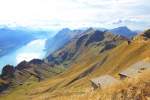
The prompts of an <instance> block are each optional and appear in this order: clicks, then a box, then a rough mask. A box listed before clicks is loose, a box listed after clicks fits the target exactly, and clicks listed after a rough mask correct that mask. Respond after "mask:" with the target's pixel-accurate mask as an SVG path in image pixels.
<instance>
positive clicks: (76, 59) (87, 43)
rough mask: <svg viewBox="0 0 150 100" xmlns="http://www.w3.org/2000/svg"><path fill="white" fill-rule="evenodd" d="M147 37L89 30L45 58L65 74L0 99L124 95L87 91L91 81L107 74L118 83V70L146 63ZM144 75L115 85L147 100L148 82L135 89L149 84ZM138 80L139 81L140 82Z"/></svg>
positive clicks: (66, 99)
mask: <svg viewBox="0 0 150 100" xmlns="http://www.w3.org/2000/svg"><path fill="white" fill-rule="evenodd" d="M149 34H150V33H149V31H146V32H145V33H144V34H142V35H139V36H135V37H134V38H133V40H131V41H128V40H127V39H125V38H123V37H120V36H118V35H113V34H111V33H108V32H101V31H97V30H94V29H89V30H87V31H85V33H84V34H83V35H82V36H80V37H78V38H73V39H72V40H71V42H69V43H68V44H67V45H65V46H64V48H62V49H60V50H58V51H56V52H55V53H53V54H51V55H50V56H48V57H47V59H45V60H46V61H47V60H48V62H49V63H53V64H54V65H55V66H58V65H59V66H60V65H62V66H64V67H68V69H67V70H66V71H64V72H63V73H61V74H59V75H56V76H53V77H51V78H49V79H48V80H45V81H42V82H40V83H38V82H34V83H31V84H30V85H29V84H27V83H25V84H22V85H21V86H18V87H16V88H14V89H11V90H10V92H9V93H7V94H4V95H2V96H1V98H0V99H1V100H11V99H12V97H13V98H14V99H15V100H45V99H46V100H53V99H54V100H70V98H72V99H74V100H84V99H87V100H91V99H94V100H99V99H103V100H105V99H106V100H107V99H110V100H116V98H117V99H118V98H119V96H120V95H121V94H124V93H123V92H118V91H117V89H118V88H114V90H116V94H115V95H113V94H112V93H114V92H112V91H113V90H110V93H109V89H111V88H109V89H106V90H104V92H103V90H99V89H98V90H96V91H94V92H91V91H93V90H92V88H93V87H92V85H91V79H93V78H96V77H100V76H102V75H106V74H107V75H110V76H113V77H115V78H116V79H118V80H119V75H118V74H119V73H120V72H121V71H124V70H126V69H127V68H129V67H130V66H131V65H133V64H135V63H136V62H138V61H142V60H144V59H147V60H148V59H149V57H150V38H149ZM148 61H149V60H148ZM148 76H149V72H147V71H143V73H141V75H139V77H140V78H139V77H138V74H137V79H136V83H134V84H131V85H128V84H129V83H130V82H133V79H129V81H126V80H124V81H125V84H123V85H117V84H116V85H117V86H118V87H119V86H120V87H121V86H122V88H120V89H127V88H128V87H129V88H131V89H132V88H134V87H136V88H137V89H139V90H142V91H145V92H142V93H144V95H142V94H139V95H141V96H142V97H143V98H147V97H146V96H149V95H148V94H149V90H148V89H149V84H150V83H147V84H148V85H145V86H144V90H143V89H142V88H140V87H138V86H139V85H143V84H145V82H149V78H148ZM146 77H147V78H146ZM30 78H32V77H30ZM142 78H143V81H141V79H142ZM29 81H30V80H29ZM120 81H122V80H120ZM122 91H124V90H122ZM135 91H136V90H135ZM107 93H108V94H109V95H108V94H107ZM125 93H126V94H129V95H130V94H132V93H134V91H133V92H130V90H125ZM110 96H111V97H112V96H113V98H109V97H110ZM123 96H124V95H123ZM141 96H140V97H141ZM134 97H136V96H135V95H131V96H130V98H134ZM120 99H121V100H123V99H122V98H120ZM145 100H146V99H145Z"/></svg>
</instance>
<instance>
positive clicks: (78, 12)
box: [0, 0, 150, 30]
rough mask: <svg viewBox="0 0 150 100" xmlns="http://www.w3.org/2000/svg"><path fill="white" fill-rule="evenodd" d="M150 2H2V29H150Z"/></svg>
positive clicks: (117, 0) (20, 0)
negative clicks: (3, 27) (120, 27)
mask: <svg viewBox="0 0 150 100" xmlns="http://www.w3.org/2000/svg"><path fill="white" fill-rule="evenodd" d="M149 4H150V0H0V25H8V26H11V27H16V26H22V27H31V28H63V27H71V28H79V27H90V26H93V27H104V28H113V27H117V26H125V25H127V26H128V27H130V28H132V29H137V30H143V29H147V28H150V6H149Z"/></svg>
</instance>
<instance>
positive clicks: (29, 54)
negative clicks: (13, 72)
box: [0, 39, 46, 71]
mask: <svg viewBox="0 0 150 100" xmlns="http://www.w3.org/2000/svg"><path fill="white" fill-rule="evenodd" d="M45 42H46V39H37V40H33V41H31V42H30V43H28V44H27V45H25V46H23V47H21V48H19V49H17V50H16V51H14V52H12V53H9V54H7V55H5V56H2V57H0V71H1V69H2V68H3V66H5V65H6V64H11V65H14V66H15V65H17V64H18V63H20V62H21V61H23V60H26V61H30V60H32V59H34V58H40V59H42V58H44V56H45V53H46V52H45V51H44V49H45Z"/></svg>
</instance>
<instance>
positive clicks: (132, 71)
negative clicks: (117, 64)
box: [119, 60, 150, 77]
mask: <svg viewBox="0 0 150 100" xmlns="http://www.w3.org/2000/svg"><path fill="white" fill-rule="evenodd" d="M149 68H150V62H147V61H145V60H143V61H139V62H137V63H135V64H133V65H131V66H130V67H129V68H127V69H126V70H125V71H122V72H121V73H119V74H121V75H125V76H127V77H133V76H134V75H136V74H138V73H140V72H142V71H143V70H146V69H149Z"/></svg>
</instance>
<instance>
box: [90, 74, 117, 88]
mask: <svg viewBox="0 0 150 100" xmlns="http://www.w3.org/2000/svg"><path fill="white" fill-rule="evenodd" d="M117 82H119V80H117V79H115V78H114V77H112V76H110V75H104V76H100V77H97V78H94V79H91V84H92V87H93V88H94V90H95V89H97V88H100V89H102V88H106V87H108V86H111V85H113V84H114V83H117Z"/></svg>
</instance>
